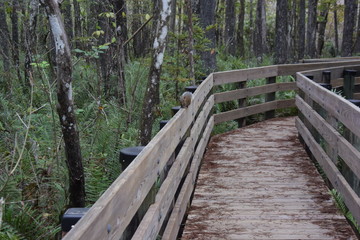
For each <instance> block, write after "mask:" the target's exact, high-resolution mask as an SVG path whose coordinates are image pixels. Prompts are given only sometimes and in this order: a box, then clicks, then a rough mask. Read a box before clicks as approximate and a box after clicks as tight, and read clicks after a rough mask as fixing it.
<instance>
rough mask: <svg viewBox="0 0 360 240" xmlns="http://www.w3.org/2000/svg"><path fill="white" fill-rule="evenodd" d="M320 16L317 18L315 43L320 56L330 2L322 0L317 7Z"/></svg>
mask: <svg viewBox="0 0 360 240" xmlns="http://www.w3.org/2000/svg"><path fill="white" fill-rule="evenodd" d="M319 9H320V15H319V17H318V42H317V51H318V52H317V53H318V56H321V54H322V50H323V47H324V42H325V29H326V24H327V21H328V14H329V9H330V2H329V1H326V0H322V1H321V4H320V6H319Z"/></svg>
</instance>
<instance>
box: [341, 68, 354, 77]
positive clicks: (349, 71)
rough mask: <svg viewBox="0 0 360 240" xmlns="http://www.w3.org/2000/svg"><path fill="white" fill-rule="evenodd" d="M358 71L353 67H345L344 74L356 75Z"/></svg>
mask: <svg viewBox="0 0 360 240" xmlns="http://www.w3.org/2000/svg"><path fill="white" fill-rule="evenodd" d="M356 73H357V71H356V70H353V69H345V70H344V75H350V76H355V75H356Z"/></svg>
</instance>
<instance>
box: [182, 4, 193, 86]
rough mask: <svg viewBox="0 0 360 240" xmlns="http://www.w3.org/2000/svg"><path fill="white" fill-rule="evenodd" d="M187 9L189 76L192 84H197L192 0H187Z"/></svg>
mask: <svg viewBox="0 0 360 240" xmlns="http://www.w3.org/2000/svg"><path fill="white" fill-rule="evenodd" d="M185 4H186V9H187V17H188V22H187V25H188V33H189V36H188V41H189V43H188V44H189V49H188V50H189V68H190V70H189V78H190V81H191V82H192V85H195V84H196V83H195V67H194V66H195V62H194V33H193V20H192V11H193V8H192V5H191V0H185Z"/></svg>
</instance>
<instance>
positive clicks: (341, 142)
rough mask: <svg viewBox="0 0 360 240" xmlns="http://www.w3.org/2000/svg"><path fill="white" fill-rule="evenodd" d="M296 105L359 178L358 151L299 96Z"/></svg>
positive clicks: (359, 159) (359, 163)
mask: <svg viewBox="0 0 360 240" xmlns="http://www.w3.org/2000/svg"><path fill="white" fill-rule="evenodd" d="M296 106H297V107H298V109H299V110H300V111H301V112H302V113H303V115H304V116H305V117H306V118H307V120H308V121H309V122H310V123H311V124H312V126H314V128H315V129H316V131H317V132H318V133H319V134H320V135H321V136H322V137H323V138H324V139H325V141H326V142H327V143H328V144H329V145H330V146H331V148H334V149H336V152H337V153H338V154H339V156H340V157H341V158H342V159H343V160H344V161H345V163H346V164H347V165H348V166H349V167H350V168H351V170H352V171H353V172H354V173H355V174H356V175H357V177H358V178H360V152H359V151H358V150H357V149H356V148H355V147H354V146H352V145H351V143H349V142H348V141H347V140H346V139H345V138H344V137H343V136H341V134H340V133H339V132H338V131H336V130H335V129H334V128H333V127H332V126H331V125H330V124H329V123H327V122H326V121H324V119H323V118H322V117H321V116H320V115H319V114H318V113H317V112H316V111H314V110H313V109H312V108H311V107H310V106H309V105H308V104H307V103H306V102H305V101H304V100H303V99H301V98H300V97H299V96H297V97H296Z"/></svg>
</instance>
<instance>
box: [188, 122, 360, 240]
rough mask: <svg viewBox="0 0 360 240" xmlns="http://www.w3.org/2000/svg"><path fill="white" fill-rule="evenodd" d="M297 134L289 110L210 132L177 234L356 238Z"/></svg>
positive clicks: (229, 236) (242, 236)
mask: <svg viewBox="0 0 360 240" xmlns="http://www.w3.org/2000/svg"><path fill="white" fill-rule="evenodd" d="M328 192H329V190H328V189H327V187H326V186H325V184H324V182H323V180H322V178H321V176H320V175H319V174H318V172H317V170H316V169H315V167H314V166H313V164H312V162H311V161H310V160H309V158H308V157H307V154H306V153H305V151H304V150H303V148H302V146H301V145H300V143H299V141H298V139H297V131H296V128H295V118H283V119H273V120H268V121H265V122H261V123H258V124H254V125H251V126H248V127H245V128H242V129H237V130H235V131H232V132H229V133H225V134H221V135H217V136H214V137H213V138H212V140H211V141H210V144H209V145H208V150H207V153H206V154H205V156H204V160H203V165H202V167H201V170H200V174H199V178H198V181H197V186H196V190H195V193H194V198H193V201H192V205H191V208H190V211H189V215H188V219H187V222H186V225H185V229H184V232H183V236H182V238H183V239H357V238H356V236H355V234H354V233H353V231H352V229H351V227H350V226H349V225H348V223H347V221H346V220H345V218H344V217H343V216H342V215H341V214H340V213H339V212H338V210H337V209H336V206H335V204H334V203H333V201H332V199H331V196H330V194H329V193H328Z"/></svg>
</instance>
